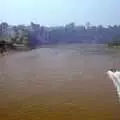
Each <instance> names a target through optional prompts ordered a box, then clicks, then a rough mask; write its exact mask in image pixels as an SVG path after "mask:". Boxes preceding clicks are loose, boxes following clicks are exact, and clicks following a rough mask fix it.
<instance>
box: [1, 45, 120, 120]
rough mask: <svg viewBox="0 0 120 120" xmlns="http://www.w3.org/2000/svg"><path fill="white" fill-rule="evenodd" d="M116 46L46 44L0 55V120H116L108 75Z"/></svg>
mask: <svg viewBox="0 0 120 120" xmlns="http://www.w3.org/2000/svg"><path fill="white" fill-rule="evenodd" d="M113 67H118V68H120V50H116V49H108V48H107V47H106V46H105V45H79V44H70V45H52V46H44V47H42V48H40V49H37V50H33V51H29V52H21V53H14V54H8V55H6V56H4V57H0V120H50V119H51V120H120V103H119V101H118V97H117V93H116V90H115V87H114V85H113V83H112V81H111V80H109V79H108V77H107V75H106V71H107V70H108V69H109V68H113Z"/></svg>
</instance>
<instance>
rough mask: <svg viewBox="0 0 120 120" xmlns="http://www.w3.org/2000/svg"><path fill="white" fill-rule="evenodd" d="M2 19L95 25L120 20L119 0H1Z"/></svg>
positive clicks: (43, 23) (109, 23) (52, 24)
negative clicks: (88, 23)
mask: <svg viewBox="0 0 120 120" xmlns="http://www.w3.org/2000/svg"><path fill="white" fill-rule="evenodd" d="M0 5H1V7H0V22H3V21H6V22H8V23H9V24H29V23H30V22H31V21H33V22H35V23H39V24H41V25H47V26H56V25H65V24H67V23H69V22H75V23H76V24H80V25H81V24H85V23H86V22H88V21H89V22H90V23H91V24H93V25H99V24H101V25H114V24H119V23H120V17H119V11H120V7H119V6H120V1H119V0H4V1H0Z"/></svg>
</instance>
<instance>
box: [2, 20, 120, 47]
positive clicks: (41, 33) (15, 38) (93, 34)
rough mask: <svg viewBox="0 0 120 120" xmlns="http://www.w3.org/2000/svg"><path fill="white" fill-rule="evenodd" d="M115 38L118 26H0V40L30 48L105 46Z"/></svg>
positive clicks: (119, 34)
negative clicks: (61, 44) (75, 44)
mask: <svg viewBox="0 0 120 120" xmlns="http://www.w3.org/2000/svg"><path fill="white" fill-rule="evenodd" d="M116 36H120V26H118V25H114V26H108V27H103V26H102V25H99V26H93V25H90V23H87V24H86V25H85V26H78V25H75V23H70V24H67V25H65V26H57V27H46V26H41V25H39V24H35V23H33V22H31V24H30V25H29V26H25V25H17V26H11V25H8V23H6V22H3V23H1V24H0V40H6V41H8V42H15V43H18V44H25V45H26V46H31V47H36V46H39V45H42V44H59V43H82V44H85V43H87V44H107V43H111V42H112V41H113V38H115V37H116ZM118 41H119V37H118V38H117V42H118Z"/></svg>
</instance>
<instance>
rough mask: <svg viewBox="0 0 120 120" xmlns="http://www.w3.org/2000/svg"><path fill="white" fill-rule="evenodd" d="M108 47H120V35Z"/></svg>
mask: <svg viewBox="0 0 120 120" xmlns="http://www.w3.org/2000/svg"><path fill="white" fill-rule="evenodd" d="M108 46H120V35H117V36H115V37H114V38H113V39H112V41H111V42H109V43H108Z"/></svg>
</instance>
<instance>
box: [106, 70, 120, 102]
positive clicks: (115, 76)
mask: <svg viewBox="0 0 120 120" xmlns="http://www.w3.org/2000/svg"><path fill="white" fill-rule="evenodd" d="M107 75H108V76H109V78H110V79H111V80H112V81H113V84H114V86H115V88H116V90H117V94H118V97H119V98H120V71H119V70H113V69H111V70H108V71H107ZM119 100H120V99H119Z"/></svg>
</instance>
